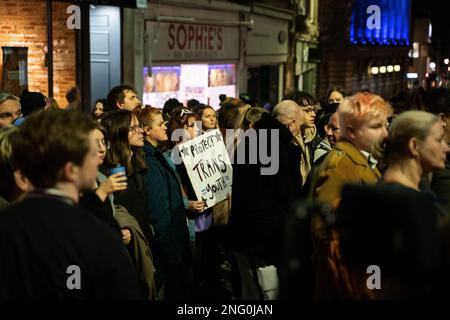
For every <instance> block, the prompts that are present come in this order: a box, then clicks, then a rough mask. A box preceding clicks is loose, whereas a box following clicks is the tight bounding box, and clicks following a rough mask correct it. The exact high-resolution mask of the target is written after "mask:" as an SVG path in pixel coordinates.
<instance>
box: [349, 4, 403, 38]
mask: <svg viewBox="0 0 450 320" xmlns="http://www.w3.org/2000/svg"><path fill="white" fill-rule="evenodd" d="M410 5H411V3H410V0H354V1H353V7H352V16H351V24H350V42H351V43H353V44H362V45H394V46H408V45H409V29H410Z"/></svg>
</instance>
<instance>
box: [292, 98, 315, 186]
mask: <svg viewBox="0 0 450 320" xmlns="http://www.w3.org/2000/svg"><path fill="white" fill-rule="evenodd" d="M285 100H292V101H295V102H296V103H297V104H298V105H299V106H300V108H301V109H302V110H303V112H304V113H305V122H304V124H303V125H302V127H301V129H300V132H299V133H298V134H297V135H296V136H295V137H294V142H295V144H296V145H297V146H298V147H299V148H300V154H301V159H300V173H301V180H302V181H301V185H302V186H303V185H304V184H305V182H306V179H307V177H308V174H309V172H310V171H311V165H312V162H313V155H314V150H315V148H316V146H317V145H318V144H319V143H320V141H321V138H320V137H319V136H318V135H317V128H316V125H315V120H316V115H317V111H318V110H319V103H318V101H317V100H316V99H315V98H314V97H313V96H312V95H310V94H309V93H307V92H302V91H297V90H295V91H293V92H291V93H289V94H288V95H287V96H286V97H285Z"/></svg>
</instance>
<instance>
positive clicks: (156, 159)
mask: <svg viewBox="0 0 450 320" xmlns="http://www.w3.org/2000/svg"><path fill="white" fill-rule="evenodd" d="M144 152H145V161H146V162H147V166H148V171H147V172H146V173H145V180H146V184H147V187H148V188H147V189H148V198H149V199H151V201H149V220H150V223H151V224H152V226H153V228H154V231H155V239H154V240H153V245H152V248H153V253H154V258H155V260H156V261H155V262H156V263H155V265H156V268H157V269H158V267H160V270H157V271H160V272H162V275H163V276H164V275H166V274H171V273H173V272H175V271H176V269H177V268H178V266H179V265H180V263H181V260H182V254H183V249H185V246H186V245H187V244H188V241H189V233H188V228H187V222H186V210H185V208H184V204H183V196H182V194H181V187H180V184H179V183H178V180H177V177H176V175H175V172H174V171H173V169H172V168H171V167H170V165H169V164H168V163H167V161H166V159H165V157H164V155H163V154H162V153H161V152H160V151H159V150H157V149H156V148H155V147H154V146H153V145H151V144H150V143H148V142H146V143H145V145H144Z"/></svg>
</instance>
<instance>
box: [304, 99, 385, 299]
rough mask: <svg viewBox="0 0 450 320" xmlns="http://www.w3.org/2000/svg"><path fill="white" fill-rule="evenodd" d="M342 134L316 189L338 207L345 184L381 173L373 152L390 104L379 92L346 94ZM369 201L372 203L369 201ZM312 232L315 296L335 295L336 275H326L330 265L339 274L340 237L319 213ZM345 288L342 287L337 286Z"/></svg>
mask: <svg viewBox="0 0 450 320" xmlns="http://www.w3.org/2000/svg"><path fill="white" fill-rule="evenodd" d="M337 112H338V115H339V120H340V131H341V138H340V140H339V141H338V142H337V143H336V145H335V148H334V149H333V150H331V151H330V152H329V154H328V156H327V157H326V158H325V160H324V161H323V163H322V164H321V166H320V168H319V178H318V180H317V183H316V185H315V186H314V190H315V193H314V194H315V199H316V200H318V201H321V202H326V203H328V204H330V205H331V207H332V208H333V209H336V208H337V206H338V205H339V202H340V199H341V190H342V187H343V186H344V184H348V183H352V184H366V185H367V184H375V183H377V181H378V180H379V178H380V176H381V174H380V172H379V171H378V169H377V161H376V160H375V158H374V157H373V156H372V151H373V148H374V146H375V144H376V143H377V142H378V141H379V140H381V139H384V138H385V137H387V135H388V132H387V124H388V117H389V116H390V115H391V113H392V108H391V106H390V105H389V104H388V103H387V102H386V101H384V100H383V98H381V97H380V96H378V95H375V94H371V93H367V92H359V93H356V94H355V95H353V96H351V97H346V98H345V99H344V101H343V102H341V104H340V105H339V108H338V111H337ZM368 205H370V204H368ZM311 231H312V235H313V238H314V245H315V248H314V250H315V256H316V263H317V264H318V265H317V268H318V269H317V277H316V297H320V298H331V297H336V294H337V292H336V291H334V290H333V291H334V292H331V291H330V290H329V289H330V284H331V283H333V280H334V282H336V278H335V277H331V278H330V277H329V276H330V275H329V274H328V276H327V275H326V273H327V271H328V272H329V271H330V269H331V271H332V273H333V274H335V275H336V274H340V273H341V270H340V269H339V267H340V265H339V262H337V263H334V264H331V265H330V261H335V262H336V261H339V258H337V259H333V258H336V255H339V250H338V247H339V245H338V243H339V242H338V241H335V240H336V239H335V237H334V234H333V235H332V234H331V233H330V232H328V231H327V227H326V223H325V222H324V220H323V219H322V218H321V217H319V216H317V215H316V216H313V218H312V230H311ZM337 289H338V290H339V289H342V288H337Z"/></svg>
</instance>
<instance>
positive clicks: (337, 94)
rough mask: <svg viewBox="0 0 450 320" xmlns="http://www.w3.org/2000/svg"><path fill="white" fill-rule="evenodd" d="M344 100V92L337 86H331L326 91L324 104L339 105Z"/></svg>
mask: <svg viewBox="0 0 450 320" xmlns="http://www.w3.org/2000/svg"><path fill="white" fill-rule="evenodd" d="M344 98H345V90H344V88H342V87H339V86H333V87H331V88H330V89H328V92H327V96H326V103H327V104H332V103H341V102H342V101H343V100H344Z"/></svg>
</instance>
